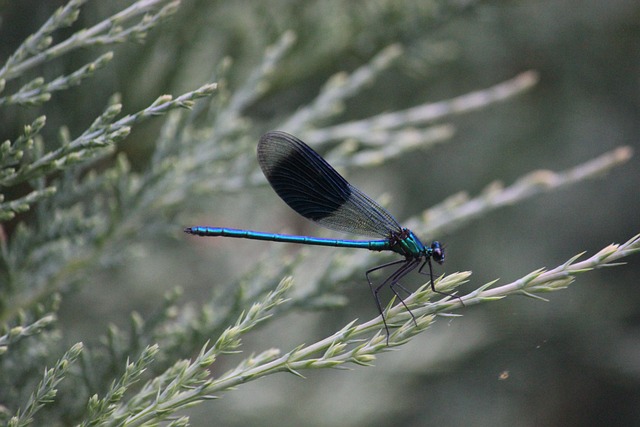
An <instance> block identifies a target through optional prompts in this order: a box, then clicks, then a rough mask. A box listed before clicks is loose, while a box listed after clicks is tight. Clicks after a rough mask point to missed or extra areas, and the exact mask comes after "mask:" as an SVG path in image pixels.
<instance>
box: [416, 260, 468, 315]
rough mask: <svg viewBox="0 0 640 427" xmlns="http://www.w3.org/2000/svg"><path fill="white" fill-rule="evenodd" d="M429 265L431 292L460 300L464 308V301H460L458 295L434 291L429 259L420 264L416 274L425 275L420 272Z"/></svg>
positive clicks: (434, 286)
mask: <svg viewBox="0 0 640 427" xmlns="http://www.w3.org/2000/svg"><path fill="white" fill-rule="evenodd" d="M427 264H429V274H428V276H429V280H430V281H431V290H432V291H433V292H434V293H436V294H440V295H444V296H447V297H450V298H457V299H458V300H460V304H462V305H463V306H464V301H462V298H460V297H459V296H458V295H454V294H450V293H447V292H442V291H439V290H437V289H436V285H435V281H434V280H433V266H432V264H431V258H427V259H426V260H425V262H423V263H422V266H420V269H419V270H418V273H420V274H424V275H427V273H426V272H424V271H422V270H423V269H424V266H425V265H427Z"/></svg>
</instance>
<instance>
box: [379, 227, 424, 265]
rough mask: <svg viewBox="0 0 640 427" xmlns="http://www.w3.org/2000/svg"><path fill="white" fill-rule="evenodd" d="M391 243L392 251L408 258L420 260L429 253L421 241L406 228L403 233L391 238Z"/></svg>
mask: <svg viewBox="0 0 640 427" xmlns="http://www.w3.org/2000/svg"><path fill="white" fill-rule="evenodd" d="M389 241H390V243H391V250H392V251H394V252H397V253H399V254H400V255H404V256H405V257H407V258H420V257H422V256H424V255H428V254H427V253H426V252H429V251H428V250H427V248H426V247H425V246H424V244H422V242H421V241H420V239H418V236H416V235H415V234H413V231H411V230H408V229H406V228H403V229H402V233H400V234H397V235H394V236H391V238H390V239H389Z"/></svg>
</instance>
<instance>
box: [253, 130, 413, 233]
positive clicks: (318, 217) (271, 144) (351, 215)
mask: <svg viewBox="0 0 640 427" xmlns="http://www.w3.org/2000/svg"><path fill="white" fill-rule="evenodd" d="M258 162H259V163H260V168H262V172H263V173H264V175H265V176H266V177H267V180H268V181H269V184H271V187H273V189H274V190H275V191H276V193H278V196H280V198H281V199H282V200H284V201H285V203H286V204H287V205H289V206H290V207H291V208H292V209H293V210H295V211H296V212H298V213H299V214H300V215H302V216H303V217H305V218H308V219H310V220H312V221H315V222H317V223H318V224H320V225H322V226H323V227H326V228H330V229H332V230H338V231H347V232H349V233H354V234H360V235H365V236H378V237H389V235H390V233H391V232H392V231H393V232H398V231H400V228H401V227H400V224H398V222H397V221H396V220H395V219H394V218H393V216H391V214H390V213H389V212H387V211H386V210H385V209H384V208H383V207H382V206H380V205H379V204H378V203H376V202H375V201H374V200H372V199H371V198H370V197H369V196H367V195H366V194H364V193H363V192H361V191H360V190H358V189H357V188H355V187H354V186H352V185H351V184H349V183H348V182H347V180H346V179H344V178H343V177H342V176H341V175H340V174H339V173H338V172H336V170H335V169H334V168H333V167H331V165H330V164H329V163H327V161H326V160H325V159H323V158H322V157H320V155H319V154H318V153H316V152H315V151H313V150H312V149H311V147H309V146H308V145H307V144H305V143H304V142H302V141H300V140H299V139H298V138H296V137H295V136H292V135H289V134H287V133H285V132H279V131H272V132H268V133H266V134H264V135H263V136H262V138H260V142H259V143H258Z"/></svg>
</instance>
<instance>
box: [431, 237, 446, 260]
mask: <svg viewBox="0 0 640 427" xmlns="http://www.w3.org/2000/svg"><path fill="white" fill-rule="evenodd" d="M431 258H433V260H434V261H435V262H437V263H438V264H442V263H443V262H444V248H443V247H442V245H441V244H440V242H438V241H435V242H433V243H431Z"/></svg>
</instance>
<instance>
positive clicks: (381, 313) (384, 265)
mask: <svg viewBox="0 0 640 427" xmlns="http://www.w3.org/2000/svg"><path fill="white" fill-rule="evenodd" d="M406 263H407V260H404V259H401V260H398V261H392V262H388V263H386V264H382V265H379V266H377V267H373V268H372V269H370V270H367V272H366V273H365V277H366V278H367V282H368V283H369V289H371V294H372V295H373V299H374V301H375V302H376V307H378V313H380V317H382V323H383V324H384V329H385V331H386V332H387V344H389V326H388V325H387V319H385V317H384V311H383V310H382V304H380V298H378V292H379V291H380V288H381V287H383V286H384V285H385V284H386V283H387V282H388V280H389V278H387V279H386V280H385V281H384V282H383V284H382V285H381V286H378V287H377V288H375V289H374V287H373V283H371V279H370V278H369V274H371V273H373V272H374V271H378V270H382V269H383V268H387V267H391V266H393V265H398V264H405V265H406ZM401 269H402V267H400V268H399V269H398V270H401ZM398 270H396V271H395V272H394V273H393V274H392V275H391V276H394V275H395V274H396V273H397V272H398Z"/></svg>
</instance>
